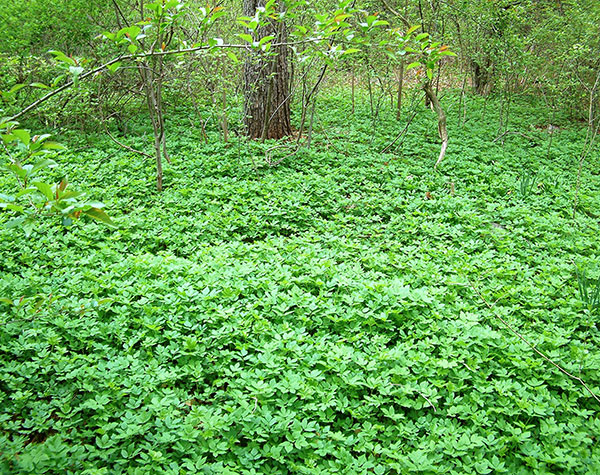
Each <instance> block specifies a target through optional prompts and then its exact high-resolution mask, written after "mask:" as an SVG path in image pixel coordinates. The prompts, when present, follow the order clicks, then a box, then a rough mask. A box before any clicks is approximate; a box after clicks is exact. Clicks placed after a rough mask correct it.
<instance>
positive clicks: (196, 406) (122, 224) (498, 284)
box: [0, 91, 600, 474]
mask: <svg viewBox="0 0 600 475" xmlns="http://www.w3.org/2000/svg"><path fill="white" fill-rule="evenodd" d="M347 96H348V94H347V92H342V93H340V92H339V91H337V92H336V93H335V94H328V95H327V96H324V97H323V98H322V102H321V107H320V109H321V110H322V111H323V112H321V113H320V117H319V121H316V122H315V124H316V128H317V132H316V136H315V139H314V141H313V144H312V147H311V149H310V150H309V151H307V150H301V151H300V152H299V153H298V154H297V155H296V156H294V157H289V158H287V159H285V160H284V161H283V162H282V163H281V164H280V165H278V166H277V167H269V166H267V165H265V164H264V149H265V148H266V147H268V146H267V145H265V146H261V145H260V144H257V143H250V144H249V143H244V142H240V141H238V139H237V138H235V137H234V139H233V140H232V141H231V142H230V143H228V144H224V143H222V142H220V141H219V140H218V135H217V133H216V131H211V132H210V134H209V135H210V142H209V144H207V145H205V144H204V143H203V142H202V140H201V138H200V134H199V133H198V130H197V129H195V128H190V126H189V122H188V114H186V113H181V114H180V115H177V114H175V115H171V116H170V117H171V122H170V123H169V124H168V126H169V142H170V147H171V155H172V157H173V164H172V165H171V166H169V167H168V169H167V170H166V174H165V191H164V192H163V193H162V194H157V193H156V192H154V190H153V180H154V177H153V171H152V168H151V164H149V163H148V162H147V160H146V159H144V158H143V157H140V156H137V155H133V154H131V153H129V152H127V151H124V150H123V149H119V148H115V147H114V146H113V145H111V144H110V142H108V141H106V140H105V139H101V138H99V137H92V138H89V137H88V138H87V140H89V141H91V143H93V144H94V145H93V146H89V145H86V138H85V137H83V138H81V137H80V138H77V139H76V138H75V137H71V138H70V142H69V140H67V143H68V144H69V143H70V144H71V149H72V151H71V152H69V153H67V154H65V155H64V156H62V158H61V159H60V160H61V168H62V169H65V168H66V169H68V170H69V176H70V179H71V181H72V182H75V183H77V184H81V185H80V186H81V187H84V188H85V187H87V188H88V189H89V191H90V193H91V194H92V195H93V196H95V197H97V198H99V199H101V200H103V201H104V202H105V203H106V205H107V211H108V212H109V213H110V214H111V216H112V217H113V219H114V221H115V222H116V223H118V229H110V228H106V227H102V226H101V225H97V224H95V223H86V224H85V225H84V224H82V223H81V222H78V223H75V224H74V225H73V226H72V227H70V228H63V227H61V226H60V224H59V223H56V224H52V223H50V224H41V225H40V227H39V229H38V230H37V231H35V232H34V233H33V234H32V235H31V237H30V238H29V239H26V238H25V237H24V236H23V235H22V234H21V233H20V232H18V231H16V230H2V231H0V253H1V260H0V270H1V273H0V292H1V293H2V296H5V297H10V299H11V300H14V304H10V305H9V304H8V303H7V302H4V303H1V304H0V358H1V364H0V372H1V373H0V428H1V431H0V471H2V473H32V474H33V473H35V474H39V473H60V474H64V473H86V474H101V473H139V474H147V473H172V474H179V473H214V474H225V473H230V474H253V473H254V474H285V473H290V474H292V473H294V474H302V473H304V474H309V473H310V474H324V473H348V474H350V473H357V474H360V473H375V474H384V473H389V474H395V473H456V474H462V473H480V474H486V473H509V474H520V473H587V474H595V473H600V448H599V447H598V434H600V417H599V416H598V410H599V409H600V406H599V404H598V403H597V402H596V401H594V399H593V398H592V397H591V396H590V394H589V393H587V392H586V391H585V390H584V388H583V387H582V386H581V385H579V384H578V383H577V382H576V381H574V380H572V379H569V378H568V377H566V376H565V375H564V374H561V373H560V372H559V371H558V370H556V369H555V368H553V367H552V366H550V365H549V364H548V363H547V362H545V361H544V360H542V359H541V358H540V357H538V356H536V355H535V354H534V353H533V352H532V350H531V349H530V348H528V347H527V346H526V345H525V344H523V343H522V342H520V341H519V340H518V339H517V338H516V337H515V336H513V335H511V334H510V333H508V332H507V331H506V330H505V329H504V328H503V326H502V324H501V323H500V321H499V320H498V319H497V318H496V317H495V316H494V312H495V313H496V314H497V315H499V316H501V317H502V318H504V319H506V320H507V321H508V322H509V323H510V324H511V325H513V326H514V327H515V328H516V329H517V330H518V331H519V332H521V333H522V334H523V336H524V337H525V338H527V339H529V340H530V341H531V342H533V343H534V344H535V345H536V346H537V348H538V349H539V350H541V351H543V352H545V353H546V354H548V355H549V356H550V357H551V358H552V359H554V360H555V361H556V362H558V363H559V364H561V365H562V366H563V367H564V368H565V369H567V370H568V371H570V372H572V373H574V374H577V375H580V376H581V377H582V378H583V379H584V380H585V381H586V382H587V383H588V384H589V385H590V386H591V387H592V389H593V390H594V391H595V392H596V393H600V349H599V344H600V332H599V330H598V314H597V313H594V312H593V311H590V310H589V308H588V307H587V305H586V302H584V301H582V298H581V295H580V293H579V292H578V284H577V274H576V266H579V267H580V268H582V269H586V270H587V271H588V273H589V274H591V275H592V276H594V275H595V274H594V272H595V271H596V265H597V263H598V256H599V253H600V249H599V242H598V219H599V213H600V211H599V210H600V194H599V191H600V183H599V181H598V176H597V174H596V173H597V170H598V156H597V154H593V155H592V161H591V163H587V164H586V166H585V167H584V169H583V174H582V186H581V192H580V196H579V200H578V203H579V204H578V209H577V212H576V217H575V219H573V218H572V214H573V203H574V192H575V184H576V180H577V159H578V157H579V153H580V151H581V147H582V138H583V132H582V130H581V125H580V124H570V123H568V122H567V121H566V120H563V121H562V122H560V123H559V124H558V125H560V129H558V130H557V131H555V132H554V135H553V141H552V146H551V148H550V149H549V151H548V140H549V135H548V133H547V131H546V130H545V129H544V127H545V126H546V125H547V124H548V119H547V113H546V112H545V111H544V110H543V109H542V108H536V107H533V106H529V105H527V103H522V104H517V105H515V106H513V118H512V122H511V124H512V125H511V127H510V130H513V131H519V132H521V133H523V134H525V135H527V136H528V137H525V136H523V135H517V134H507V135H506V136H505V141H504V144H502V143H501V140H498V141H496V142H493V139H494V138H495V137H496V136H497V135H498V133H497V129H498V110H499V107H498V103H495V102H493V101H492V102H491V103H490V104H488V105H487V106H486V107H485V108H484V105H483V102H482V101H479V100H475V99H469V102H468V114H467V118H468V120H467V121H466V123H465V124H464V125H463V126H462V127H461V126H460V124H459V122H460V121H459V117H458V115H459V114H458V107H457V103H456V101H455V100H454V99H453V98H451V97H447V98H446V99H445V101H446V102H445V103H446V104H449V105H450V108H449V130H450V135H451V141H450V148H449V153H448V155H447V158H446V160H445V162H444V163H443V164H442V166H441V167H440V170H438V172H434V171H433V169H432V165H433V162H434V161H435V158H436V156H437V151H438V147H439V144H438V143H437V134H436V127H435V118H434V117H433V115H432V114H431V113H428V112H427V111H423V113H421V114H419V115H418V116H417V119H416V120H415V122H414V124H413V125H412V126H411V128H410V131H409V133H408V135H407V136H406V138H405V140H404V141H403V143H402V146H401V147H400V148H399V149H397V150H396V152H395V153H387V154H381V153H379V151H380V150H381V149H382V148H383V146H384V145H385V144H386V143H388V142H389V141H390V139H391V138H392V137H393V136H394V135H395V134H396V133H397V132H398V131H399V130H400V129H401V128H402V127H403V126H404V122H402V123H400V124H398V123H396V122H395V120H394V119H393V114H392V113H391V112H389V111H382V113H381V114H382V115H381V117H380V120H379V122H378V123H377V124H376V128H375V130H374V129H373V123H372V121H371V119H370V117H369V113H368V109H367V108H366V106H365V107H364V108H363V107H359V108H358V109H357V111H356V114H355V115H354V116H353V117H352V116H351V115H350V114H349V113H348V110H349V104H348V101H347V100H346V99H343V98H344V97H346V98H347ZM453 101H454V102H453ZM407 114H408V112H407ZM178 123H179V125H178ZM323 124H324V125H325V131H326V135H325V134H324V133H322V131H321V130H320V129H321V127H322V125H323ZM128 140H129V141H130V142H129V143H132V144H133V145H134V146H139V147H143V146H144V144H148V143H149V141H150V138H149V137H145V138H144V137H139V138H138V139H137V143H136V141H135V139H133V138H132V137H130V138H129V139H128ZM76 142H77V143H76ZM279 152H281V154H282V155H284V154H285V151H283V150H279V151H276V153H279ZM253 161H254V162H256V163H257V164H258V165H259V166H258V169H254V168H253V165H252V164H253ZM532 177H535V179H532ZM528 181H530V182H531V184H532V185H531V186H529V185H528V186H523V184H524V183H525V182H528ZM526 184H527V183H526ZM8 186H9V183H8V182H7V181H5V182H4V183H3V184H2V185H1V186H0V188H1V187H8ZM1 219H4V218H2V217H0V220H1ZM591 282H593V281H591ZM472 285H473V286H475V288H477V289H479V291H480V292H481V293H482V295H483V296H484V297H485V298H486V300H488V301H489V302H490V303H492V304H493V307H494V311H493V312H492V311H490V310H489V309H488V308H487V307H486V306H485V303H484V302H483V301H482V300H481V299H480V297H479V296H478V295H477V294H476V292H475V291H474V289H473V288H472Z"/></svg>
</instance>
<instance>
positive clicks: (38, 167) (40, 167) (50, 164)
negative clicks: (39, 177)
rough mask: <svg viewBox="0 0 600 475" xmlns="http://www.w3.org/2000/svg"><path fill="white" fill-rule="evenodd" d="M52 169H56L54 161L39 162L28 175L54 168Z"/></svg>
mask: <svg viewBox="0 0 600 475" xmlns="http://www.w3.org/2000/svg"><path fill="white" fill-rule="evenodd" d="M54 167H56V162H55V161H54V160H41V161H39V162H37V163H36V164H35V165H34V166H33V168H32V169H31V172H30V173H32V174H33V173H35V172H38V171H40V170H43V169H44V168H54Z"/></svg>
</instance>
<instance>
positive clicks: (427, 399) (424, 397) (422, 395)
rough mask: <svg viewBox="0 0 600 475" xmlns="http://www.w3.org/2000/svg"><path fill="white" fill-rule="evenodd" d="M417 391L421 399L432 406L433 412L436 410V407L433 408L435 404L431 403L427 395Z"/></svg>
mask: <svg viewBox="0 0 600 475" xmlns="http://www.w3.org/2000/svg"><path fill="white" fill-rule="evenodd" d="M417 392H418V393H419V396H421V397H422V398H423V399H425V400H426V401H427V402H428V403H429V405H430V406H431V407H432V408H433V412H437V409H436V408H435V406H434V405H433V403H432V402H431V401H430V400H429V398H428V397H427V396H425V394H423V393H421V392H419V391H417Z"/></svg>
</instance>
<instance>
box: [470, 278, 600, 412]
mask: <svg viewBox="0 0 600 475" xmlns="http://www.w3.org/2000/svg"><path fill="white" fill-rule="evenodd" d="M469 285H470V286H471V288H472V289H473V291H474V292H475V293H476V294H477V295H479V298H480V299H481V300H482V301H483V303H485V305H486V306H487V308H489V309H490V310H491V311H492V314H493V315H494V317H496V318H497V319H498V320H500V321H501V322H502V324H503V325H504V326H505V327H506V328H507V329H508V330H509V331H510V332H511V333H512V334H513V335H515V336H516V337H517V338H518V339H519V340H521V341H522V342H523V343H525V344H526V345H527V346H528V347H529V348H531V349H532V350H533V351H534V352H535V353H537V354H538V356H541V357H542V358H543V359H544V360H546V361H547V362H548V363H550V364H551V365H552V366H554V367H555V368H556V369H558V370H559V371H560V372H561V373H563V374H565V375H567V376H568V377H569V378H571V379H574V380H575V381H578V382H579V383H580V384H581V385H582V386H583V387H584V388H585V389H586V390H587V392H588V393H590V394H591V396H592V397H593V398H594V399H595V400H596V402H598V403H600V398H599V397H598V396H597V395H596V394H595V393H594V391H592V390H591V389H590V387H589V386H588V385H587V384H586V382H585V381H584V380H583V379H581V378H580V377H579V376H575V375H574V374H572V373H569V372H568V371H567V370H566V369H564V368H563V367H562V366H560V365H559V364H558V363H556V362H555V361H554V360H552V359H551V358H550V357H549V356H547V355H546V354H544V353H542V352H541V351H540V350H538V349H537V348H536V347H535V345H534V344H533V343H531V342H530V341H529V340H527V339H526V338H525V337H524V336H523V335H521V334H520V333H519V332H518V331H517V330H515V329H514V328H513V327H512V326H511V325H510V324H509V323H508V322H507V321H506V320H504V319H503V318H502V317H501V316H500V315H498V313H496V312H495V311H494V307H493V306H492V305H491V304H490V303H489V302H488V301H487V300H486V299H485V297H484V296H483V295H482V294H481V292H480V291H479V289H478V288H477V287H476V286H475V285H474V284H473V283H472V282H471V281H470V280H469Z"/></svg>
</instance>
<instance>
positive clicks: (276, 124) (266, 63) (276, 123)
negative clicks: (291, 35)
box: [244, 0, 292, 140]
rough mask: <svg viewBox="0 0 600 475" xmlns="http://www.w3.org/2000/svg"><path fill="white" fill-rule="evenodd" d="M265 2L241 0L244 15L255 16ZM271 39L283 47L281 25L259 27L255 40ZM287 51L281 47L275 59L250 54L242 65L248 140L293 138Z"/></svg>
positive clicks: (274, 56) (257, 53) (282, 29)
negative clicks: (270, 36) (242, 1)
mask: <svg viewBox="0 0 600 475" xmlns="http://www.w3.org/2000/svg"><path fill="white" fill-rule="evenodd" d="M264 5H265V0H244V15H246V16H250V17H252V16H254V14H255V12H256V9H257V8H258V7H262V6H264ZM268 35H273V36H275V39H274V40H273V42H274V43H284V42H286V40H287V32H286V30H285V25H284V24H283V23H277V22H273V23H272V24H269V25H265V26H262V27H260V28H259V29H258V30H257V32H256V38H255V40H256V41H258V40H260V39H261V38H263V37H265V36H268ZM288 55H289V52H288V48H287V47H285V46H280V47H279V48H278V49H277V51H276V54H275V55H267V54H265V53H262V52H253V53H252V54H250V56H249V57H248V59H247V60H246V63H245V64H244V123H245V125H246V132H247V134H248V136H249V137H250V138H261V139H263V140H264V139H280V138H282V137H285V136H288V135H291V134H292V126H291V124H290V104H289V72H288Z"/></svg>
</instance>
